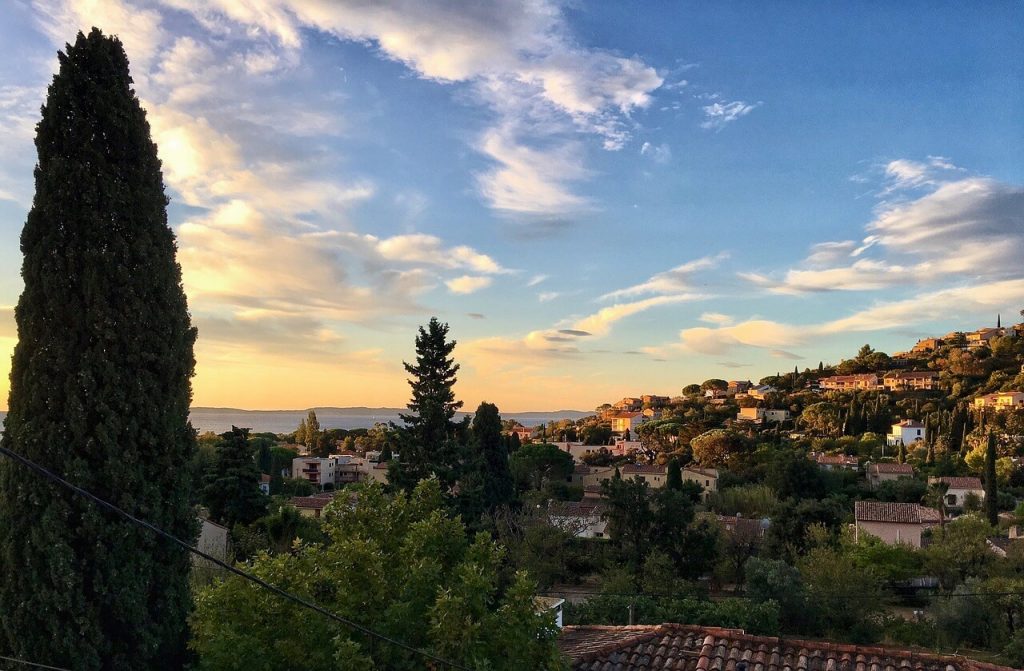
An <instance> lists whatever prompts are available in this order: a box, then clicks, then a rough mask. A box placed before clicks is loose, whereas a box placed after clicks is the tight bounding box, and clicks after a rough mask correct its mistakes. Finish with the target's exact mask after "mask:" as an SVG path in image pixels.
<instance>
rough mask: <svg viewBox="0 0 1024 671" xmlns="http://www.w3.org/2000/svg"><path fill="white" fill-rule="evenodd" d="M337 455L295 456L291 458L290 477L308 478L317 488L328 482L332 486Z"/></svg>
mask: <svg viewBox="0 0 1024 671" xmlns="http://www.w3.org/2000/svg"><path fill="white" fill-rule="evenodd" d="M337 468H338V458H337V457H296V458H295V459H292V477H294V478H302V479H303V480H309V481H310V482H312V483H313V484H314V485H316V486H317V487H318V488H319V489H323V488H324V485H326V484H328V483H330V484H331V486H332V487H333V486H334V483H335V477H336V474H335V471H336V470H337Z"/></svg>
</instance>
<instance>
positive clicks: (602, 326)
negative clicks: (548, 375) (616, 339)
mask: <svg viewBox="0 0 1024 671" xmlns="http://www.w3.org/2000/svg"><path fill="white" fill-rule="evenodd" d="M705 298H707V296H705V295H703V294H697V293H683V294H674V295H668V296H653V297H651V298H645V299H643V300H639V301H633V302H630V303H616V304H615V305H609V306H608V307H604V308H601V309H600V310H598V311H597V312H595V313H594V314H592V315H589V316H587V317H584V318H583V319H580V320H578V321H576V322H575V323H574V324H573V326H572V328H573V329H576V330H580V331H589V332H590V333H592V334H593V335H595V336H604V335H607V334H608V332H609V331H611V328H612V325H614V324H615V323H616V322H618V321H620V320H622V319H625V318H626V317H629V316H632V315H635V314H637V313H638V312H643V311H645V310H650V309H651V308H654V307H659V306H662V305H672V304H676V303H689V302H692V301H698V300H703V299H705Z"/></svg>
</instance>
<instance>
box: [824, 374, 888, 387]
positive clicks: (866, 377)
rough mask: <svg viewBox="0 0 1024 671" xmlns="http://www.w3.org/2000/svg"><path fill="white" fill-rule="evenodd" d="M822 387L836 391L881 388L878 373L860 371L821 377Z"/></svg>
mask: <svg viewBox="0 0 1024 671" xmlns="http://www.w3.org/2000/svg"><path fill="white" fill-rule="evenodd" d="M820 382H821V388H822V389H827V390H834V391H850V390H860V391H874V390H876V389H879V388H881V386H882V385H881V383H880V382H879V380H878V375H876V374H875V373H859V374H856V375H832V376H830V377H823V378H821V381H820Z"/></svg>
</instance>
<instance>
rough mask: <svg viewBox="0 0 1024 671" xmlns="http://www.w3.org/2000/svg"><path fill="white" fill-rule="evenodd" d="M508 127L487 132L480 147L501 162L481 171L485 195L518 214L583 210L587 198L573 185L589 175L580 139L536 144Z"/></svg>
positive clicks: (480, 182)
mask: <svg viewBox="0 0 1024 671" xmlns="http://www.w3.org/2000/svg"><path fill="white" fill-rule="evenodd" d="M510 132H511V131H510V130H509V129H500V128H494V129H491V130H489V131H488V132H487V133H485V134H484V137H483V139H482V141H481V143H480V146H479V149H480V151H481V152H482V153H484V154H485V155H486V156H488V157H489V158H491V159H492V160H494V161H495V162H496V163H497V164H498V166H497V167H496V168H494V169H493V170H490V171H488V172H485V173H483V174H481V175H478V177H477V179H478V183H479V185H480V191H481V193H482V194H483V196H484V197H485V198H486V199H487V200H488V201H489V202H490V204H491V206H492V207H494V208H495V209H498V210H504V211H506V212H511V213H518V214H531V215H535V214H561V213H566V212H572V211H575V210H580V209H582V208H584V207H586V206H587V200H586V199H585V198H581V197H579V196H577V195H575V194H573V192H572V190H571V188H570V185H571V184H572V183H573V182H576V181H579V180H581V179H583V178H584V177H586V176H587V174H588V173H587V171H586V170H585V169H584V168H583V167H582V161H581V160H580V159H579V157H578V155H579V152H580V147H579V145H578V144H577V143H575V142H572V141H567V142H564V143H561V144H558V145H556V146H552V147H546V148H533V147H528V146H526V145H525V144H523V143H521V142H520V141H518V139H517V138H514V137H511V136H510Z"/></svg>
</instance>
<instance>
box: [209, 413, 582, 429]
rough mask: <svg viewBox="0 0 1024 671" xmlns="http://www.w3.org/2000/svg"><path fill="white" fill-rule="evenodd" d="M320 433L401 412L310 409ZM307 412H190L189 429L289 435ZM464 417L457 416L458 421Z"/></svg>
mask: <svg viewBox="0 0 1024 671" xmlns="http://www.w3.org/2000/svg"><path fill="white" fill-rule="evenodd" d="M313 410H315V411H316V418H317V421H319V422H320V428H323V429H369V428H371V427H373V425H374V424H376V423H378V422H384V423H387V422H395V423H396V424H401V423H402V420H401V419H399V417H398V414H399V413H400V412H407V411H406V410H404V409H402V408H313ZM308 414H309V410H239V409H237V408H192V415H191V418H192V426H194V427H195V428H197V429H198V430H199V432H200V433H202V432H204V431H213V432H214V433H223V432H225V431H230V430H231V427H232V426H237V427H240V428H249V429H252V430H253V432H260V431H270V432H272V433H290V432H292V431H294V430H295V429H296V427H298V425H299V422H301V421H302V420H303V419H305V418H306V415H308ZM466 414H467V413H459V418H461V417H462V416H464V415H466ZM593 414H594V413H593V412H584V411H582V410H556V411H553V412H503V413H501V418H502V419H514V420H516V421H518V422H519V423H520V424H522V425H523V426H530V427H532V426H537V425H538V424H547V423H548V422H549V421H551V420H559V419H572V420H576V419H580V418H581V417H588V416H590V415H593Z"/></svg>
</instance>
